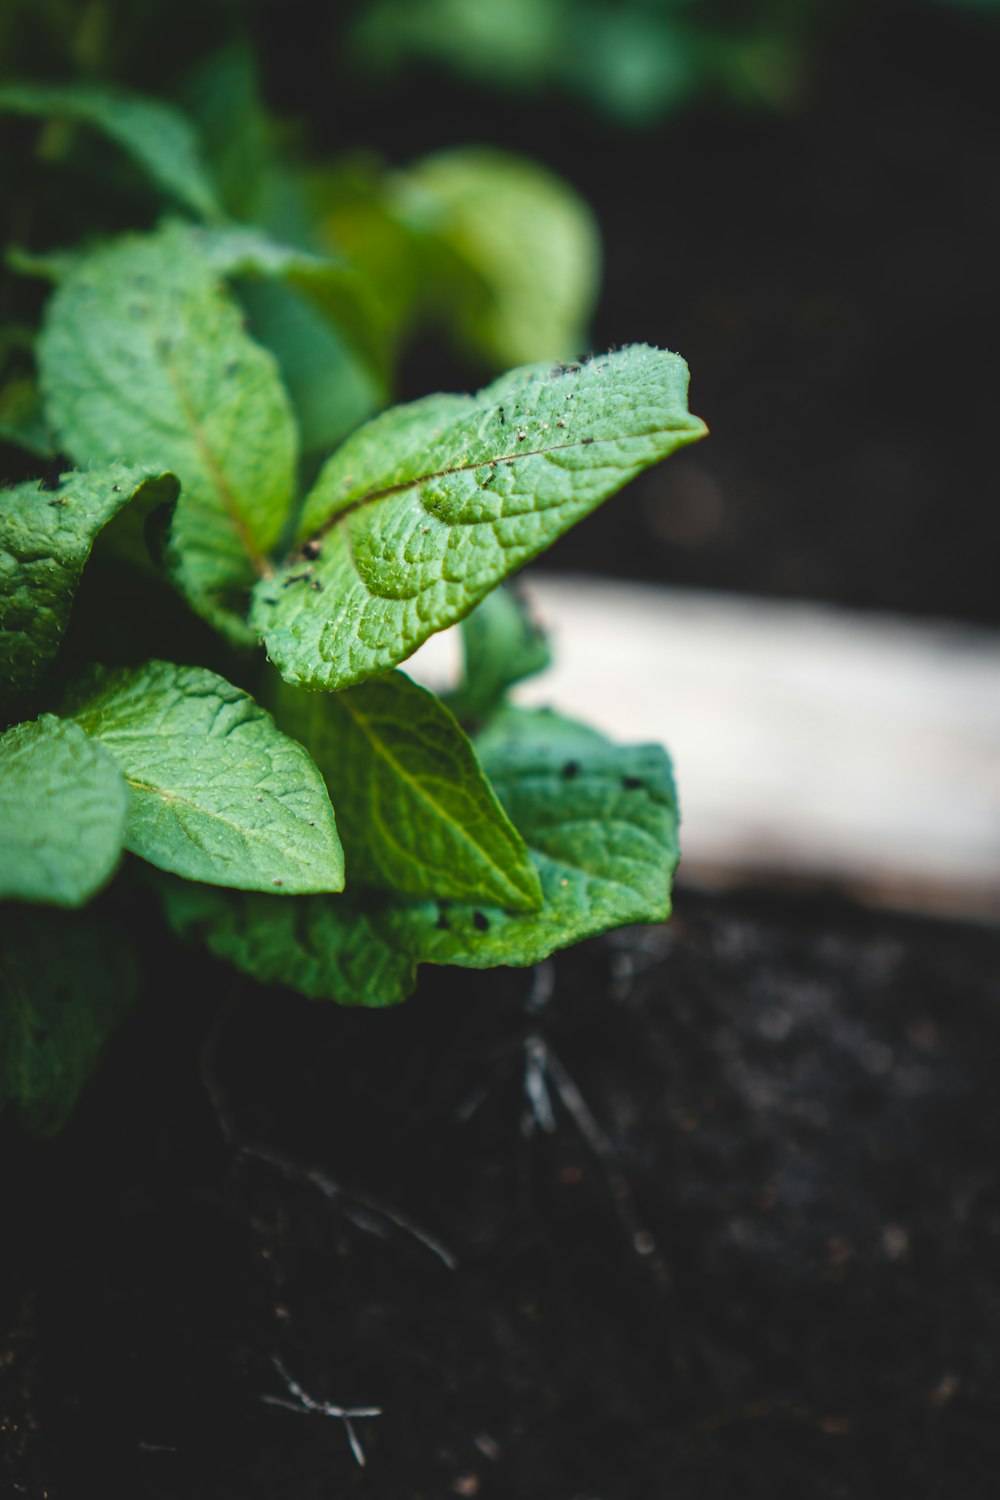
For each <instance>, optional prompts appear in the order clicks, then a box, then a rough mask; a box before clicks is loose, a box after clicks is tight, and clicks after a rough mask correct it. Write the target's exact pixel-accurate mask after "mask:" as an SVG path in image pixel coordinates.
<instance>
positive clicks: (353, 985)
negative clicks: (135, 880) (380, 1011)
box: [163, 881, 416, 1006]
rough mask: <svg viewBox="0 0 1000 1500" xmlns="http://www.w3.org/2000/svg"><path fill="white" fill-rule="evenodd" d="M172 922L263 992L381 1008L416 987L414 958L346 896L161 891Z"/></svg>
mask: <svg viewBox="0 0 1000 1500" xmlns="http://www.w3.org/2000/svg"><path fill="white" fill-rule="evenodd" d="M163 893H164V900H165V903H166V910H167V916H168V919H169V921H170V923H171V925H172V926H173V928H174V930H175V931H176V932H178V933H179V934H181V935H182V936H184V937H198V938H200V939H201V940H202V942H204V943H205V945H206V946H207V947H208V949H209V951H210V952H212V953H214V954H215V956H216V957H217V958H221V959H224V960H225V961H226V962H227V963H231V964H232V965H233V966H234V967H235V968H237V969H239V970H240V971H241V972H242V973H244V974H248V975H250V976H251V977H252V978H254V979H257V980H259V981H260V982H261V983H263V984H281V985H288V986H289V988H291V989H294V990H298V992H299V993H300V994H302V995H305V996H306V997H307V998H308V999H310V1000H335V1001H337V1002H338V1003H339V1004H340V1005H365V1006H383V1005H395V1004H396V1003H397V1002H398V1001H400V1000H403V999H405V998H406V996H407V995H408V994H409V993H410V992H411V990H412V989H413V986H414V983H415V982H416V965H415V964H414V961H413V959H412V958H410V957H408V956H407V955H406V954H403V953H400V952H398V951H397V950H396V949H395V948H393V947H391V946H390V945H389V944H388V943H387V942H386V941H385V939H384V938H382V937H380V935H379V934H378V932H377V931H376V930H375V928H374V926H373V924H372V919H371V917H370V916H369V915H368V914H367V913H366V912H365V911H364V910H363V909H362V908H361V907H360V906H359V905H357V904H356V903H355V902H354V901H353V900H352V898H351V897H349V896H346V895H345V896H296V897H295V898H294V899H292V900H287V901H286V900H282V899H280V898H279V897H276V896H260V895H255V894H249V895H245V894H243V893H242V892H240V891H221V890H213V889H210V888H209V887H208V886H199V885H182V884H181V883H180V882H174V881H171V882H169V883H165V884H164V888H163Z"/></svg>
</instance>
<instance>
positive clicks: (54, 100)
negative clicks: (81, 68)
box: [0, 83, 221, 219]
mask: <svg viewBox="0 0 1000 1500" xmlns="http://www.w3.org/2000/svg"><path fill="white" fill-rule="evenodd" d="M0 111H7V112H9V113H11V114H20V115H41V116H49V117H55V118H59V119H64V120H74V121H79V123H80V124H83V125H90V126H92V127H93V128H94V129H96V130H100V131H101V132H102V133H103V134H104V135H106V136H108V137H109V138H110V139H111V140H113V141H114V142H115V143H116V144H117V145H119V146H121V148H122V149H123V150H124V151H126V152H127V153H128V154H129V155H130V156H131V157H132V158H133V160H134V161H136V162H138V163H139V165H140V166H141V167H142V168H143V169H144V170H145V171H146V172H147V173H148V174H149V176H150V178H151V179H152V180H153V182H155V183H156V184H157V186H158V187H160V188H162V189H163V191H164V192H167V193H169V194H170V195H171V197H173V198H175V199H176V200H177V201H178V202H179V203H183V204H184V206H185V207H186V208H188V209H190V210H191V211H192V212H193V213H195V214H198V215H200V216H202V217H204V218H208V219H213V218H218V217H219V215H220V214H221V209H220V207H219V203H218V200H217V198H216V195H215V189H214V187H213V186H212V181H211V178H210V177H209V175H208V172H207V170H206V168H205V165H204V162H203V161H202V159H201V152H200V148H199V144H198V137H197V134H196V132H195V129H194V127H193V125H192V124H191V122H190V120H188V119H187V118H186V116H185V115H183V114H182V113H181V111H180V110H178V109H177V108H176V107H175V106H173V105H170V104H163V103H161V102H160V101H159V100H158V99H149V98H146V97H144V96H143V95H140V94H130V93H126V92H124V91H123V90H118V89H112V88H107V87H100V86H98V85H94V84H85V83H77V84H58V85H52V86H49V85H45V84H5V85H3V86H2V87H0Z"/></svg>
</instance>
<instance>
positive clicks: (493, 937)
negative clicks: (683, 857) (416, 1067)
mask: <svg viewBox="0 0 1000 1500" xmlns="http://www.w3.org/2000/svg"><path fill="white" fill-rule="evenodd" d="M478 743H479V746H480V750H481V754H482V759H483V764H484V766H485V767H486V768H487V769H488V771H489V773H490V775H491V776H492V777H493V780H494V784H495V786H496V788H497V791H498V792H499V794H500V797H501V800H502V801H503V802H504V805H505V806H506V809H507V811H508V813H509V814H510V815H511V817H512V818H513V819H514V821H515V822H516V823H517V824H518V826H519V827H520V829H521V832H522V833H523V834H524V836H525V839H526V840H527V843H528V847H529V849H530V851H531V855H532V858H533V860H534V862H535V865H536V867H537V869H538V873H539V876H540V879H541V885H542V891H543V897H544V901H543V905H542V907H541V909H540V910H538V911H537V912H521V913H515V914H512V913H510V912H506V911H503V910H501V909H500V908H498V907H492V906H488V905H485V904H483V905H476V906H472V905H463V904H453V903H450V902H447V901H427V902H419V903H404V902H400V901H393V900H391V899H389V898H388V897H380V896H378V895H376V894H375V893H374V892H372V893H367V892H366V893H361V894H360V895H359V894H355V893H348V894H345V895H339V896H309V897H303V898H297V899H295V900H292V901H278V900H275V899H274V898H272V897H266V896H250V897H245V896H242V895H240V894H239V893H238V892H233V891H209V890H206V889H205V888H203V887H198V886H189V887H186V888H181V887H180V886H179V885H178V884H176V883H174V882H170V883H167V885H166V889H165V892H164V894H165V898H166V901H167V910H168V915H169V917H170V920H171V922H172V923H173V925H174V927H175V928H176V929H177V930H178V931H179V932H182V933H184V934H190V935H197V936H200V937H201V938H202V940H203V941H204V942H205V943H206V944H207V945H208V947H209V948H210V949H211V951H212V952H213V953H215V954H216V955H217V957H219V958H222V959H225V960H227V961H228V962H230V963H232V964H235V966H236V967H237V968H238V969H240V970H242V972H244V973H246V974H250V975H252V976H253V977H254V978H256V979H259V980H261V981H262V982H263V983H279V984H287V985H290V986H291V987H292V988H293V989H297V990H299V991H300V992H301V993H302V994H304V995H307V996H309V997H310V998H312V999H329V1000H336V1001H338V1002H340V1003H341V1004H346V1005H390V1004H394V1003H395V1002H396V1001H397V1000H401V999H403V998H404V996H405V995H407V994H408V993H409V992H410V990H411V989H412V988H413V984H414V967H415V965H417V964H419V963H434V964H457V965H459V966H461V967H463V968H473V969H479V968H490V967H492V966H493V965H494V964H512V965H516V966H523V965H527V964H533V963H538V962H540V961H541V959H543V958H545V957H547V956H548V954H550V953H552V952H554V951H555V950H556V949H559V948H564V947H568V946H569V945H570V944H572V943H576V942H579V941H580V940H581V939H582V938H586V937H592V936H594V935H595V934H596V933H599V932H604V931H607V930H608V929H609V928H612V927H620V926H623V925H624V924H627V923H631V922H660V921H663V920H664V919H665V918H666V917H667V916H669V914H670V882H671V877H672V875H673V871H674V867H675V865H676V863H677V799H676V794H675V792H674V784H673V779H672V777H671V773H670V762H669V759H668V758H667V755H666V752H665V751H663V750H661V749H660V748H659V746H656V745H630V746H621V745H613V744H611V743H610V742H609V741H607V740H606V739H604V738H603V736H601V735H599V734H595V733H594V731H593V730H590V729H587V728H585V727H584V726H583V725H580V724H574V723H571V722H570V721H569V720H566V719H561V718H559V717H558V716H556V715H555V714H551V713H548V712H545V711H542V712H537V711H535V712H527V711H525V710H519V709H504V710H503V711H501V712H500V713H499V714H498V715H497V716H496V718H495V720H494V721H493V723H492V724H491V726H490V728H489V730H488V731H487V732H486V733H485V734H484V735H483V736H482V737H481V739H480V740H479V742H478Z"/></svg>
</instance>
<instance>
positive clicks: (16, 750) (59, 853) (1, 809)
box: [0, 714, 128, 906]
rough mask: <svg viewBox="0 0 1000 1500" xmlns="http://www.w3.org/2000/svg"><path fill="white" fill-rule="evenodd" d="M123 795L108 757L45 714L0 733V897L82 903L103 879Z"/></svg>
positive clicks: (120, 832)
mask: <svg viewBox="0 0 1000 1500" xmlns="http://www.w3.org/2000/svg"><path fill="white" fill-rule="evenodd" d="M127 804H128V793H127V791H126V788H125V783H124V781H123V780H122V777H121V775H120V774H119V772H118V768H117V766H116V765H115V763H114V761H113V760H112V758H111V756H110V755H108V754H106V753H105V751H104V750H102V749H101V748H100V746H99V745H95V744H94V743H93V742H92V741H91V740H89V739H88V738H87V736H86V735H85V734H84V733H83V731H82V730H81V729H78V728H77V726H76V725H75V724H69V723H64V722H63V721H62V720H60V719H57V718H55V717H54V716H53V715H52V714H46V715H45V716H44V717H43V718H41V719H38V720H36V721H35V722H34V723H32V724H18V725H16V726H15V727H14V728H13V729H8V730H7V732H6V734H3V735H0V900H3V899H6V898H9V897H14V898H15V899H18V900H21V901H45V902H48V903H51V904H52V905H54V906H81V905H82V904H83V902H84V901H87V900H88V899H89V898H90V897H91V896H93V895H94V894H95V892H97V891H98V890H100V888H101V886H102V885H104V883H105V882H106V881H107V880H109V879H110V877H111V875H112V874H113V872H114V869H115V866H116V865H117V863H118V859H119V856H120V854H121V850H122V840H123V837H124V834H125V811H126V807H127Z"/></svg>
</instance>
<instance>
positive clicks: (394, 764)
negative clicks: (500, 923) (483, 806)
mask: <svg viewBox="0 0 1000 1500" xmlns="http://www.w3.org/2000/svg"><path fill="white" fill-rule="evenodd" d="M340 703H341V705H342V706H343V708H344V710H345V712H346V713H347V714H348V715H349V716H350V718H352V719H353V720H354V723H355V724H356V725H357V727H358V729H359V730H360V731H361V733H362V734H363V735H365V736H366V737H367V739H368V740H369V742H370V744H371V746H372V748H373V750H374V751H375V753H376V755H381V757H382V759H383V760H384V761H385V762H386V763H387V764H388V765H389V766H390V767H391V768H392V770H393V771H394V772H395V773H396V774H397V775H398V776H399V778H400V780H401V781H403V782H404V783H405V784H406V785H407V786H408V787H409V788H410V789H411V790H412V791H413V792H414V793H415V794H416V796H417V797H418V798H419V799H420V800H421V801H422V802H425V803H426V804H427V805H428V806H429V807H430V808H432V809H433V811H434V812H435V813H436V814H437V816H438V817H439V818H441V820H442V821H443V822H445V823H447V824H448V825H449V826H450V827H451V828H453V829H454V830H455V831H456V832H457V833H458V835H459V837H460V838H461V839H462V840H463V841H464V842H465V843H466V844H467V845H468V846H469V847H470V848H471V849H473V850H474V851H475V852H476V853H477V854H478V855H479V856H480V858H481V859H485V860H486V863H487V865H488V866H489V868H490V869H492V870H495V871H496V872H497V874H498V875H499V876H500V878H501V880H502V881H503V883H504V885H505V886H506V887H507V889H508V890H510V891H513V892H515V894H516V895H518V896H519V897H523V896H524V895H525V894H526V892H525V891H524V889H523V888H522V887H521V886H518V885H515V884H514V882H513V880H511V878H510V876H509V875H507V874H506V872H505V871H504V870H503V869H502V868H501V867H500V866H499V865H498V864H497V863H496V861H495V860H494V859H493V858H492V857H491V855H490V854H489V853H488V851H487V850H485V849H484V848H483V846H482V845H481V844H478V843H476V841H475V839H474V838H473V837H472V836H471V835H470V833H469V831H468V830H467V829H466V828H464V827H463V825H462V824H461V823H459V822H457V821H456V820H455V818H454V817H452V816H451V815H450V814H449V813H448V811H447V809H446V808H444V807H443V806H442V805H441V803H439V802H436V801H435V800H434V798H433V797H432V796H431V794H430V793H429V792H428V791H426V790H425V789H424V787H422V786H421V784H420V782H419V781H417V780H416V779H415V778H414V777H413V775H412V774H411V773H410V772H409V771H408V770H407V769H406V767H405V766H404V765H402V764H401V762H400V761H398V760H397V759H396V757H395V756H394V755H393V753H392V751H391V750H390V749H389V747H388V746H387V745H386V743H385V741H384V740H383V739H381V738H380V737H379V735H378V734H376V732H375V730H374V729H373V728H372V725H371V720H370V719H369V718H368V716H367V715H366V714H364V713H362V712H361V711H360V710H359V709H357V708H355V707H354V706H353V705H352V704H350V703H349V702H348V695H347V694H346V693H342V694H341V695H340ZM497 807H498V808H500V804H499V802H497ZM500 811H501V813H503V816H504V817H505V818H506V816H507V814H506V813H504V812H503V809H502V808H500ZM501 827H502V825H501ZM511 827H513V824H511Z"/></svg>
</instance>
